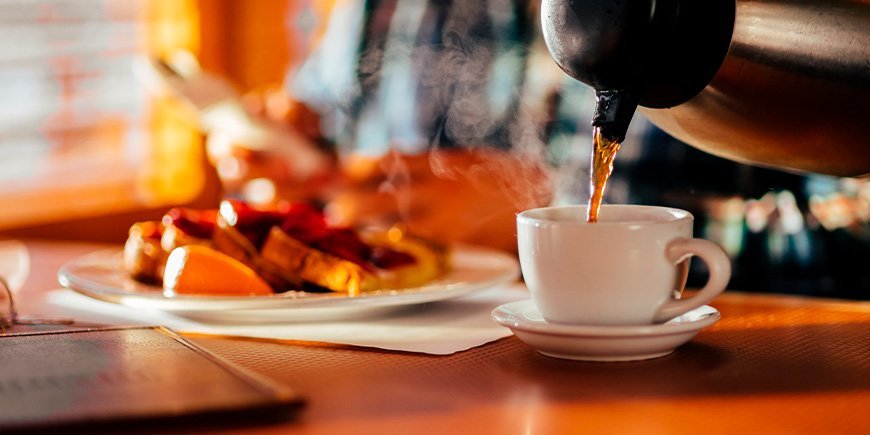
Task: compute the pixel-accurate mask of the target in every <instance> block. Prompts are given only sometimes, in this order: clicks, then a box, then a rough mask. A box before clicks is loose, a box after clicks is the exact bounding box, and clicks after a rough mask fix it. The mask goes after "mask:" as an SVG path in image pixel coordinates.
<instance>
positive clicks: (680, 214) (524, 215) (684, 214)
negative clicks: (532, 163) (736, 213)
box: [517, 204, 694, 226]
mask: <svg viewBox="0 0 870 435" xmlns="http://www.w3.org/2000/svg"><path fill="white" fill-rule="evenodd" d="M587 207H588V206H586V205H558V206H551V207H539V208H533V209H529V210H525V211H522V212H520V213H519V214H517V220H521V221H526V222H529V223H532V222H534V223H553V224H559V225H589V224H590V223H589V222H586V219H585V216H586V208H587ZM601 208H602V213H603V210H604V209H615V208H621V209H627V208H632V209H644V210H655V211H660V212H669V213H670V214H671V215H672V216H673V219H667V220H647V219H637V220H620V221H616V222H613V221H598V222H595V223H593V224H592V225H598V226H621V225H629V224H634V225H637V224H643V225H670V224H673V223H674V222H679V221H682V220H692V219H694V216H692V213H690V212H688V211H686V210H682V209H678V208H674V207H664V206H657V205H634V204H602V205H601ZM567 209H577V210H582V211H583V212H582V214H579V216H582V217H584V218H583V219H578V220H560V219H553V218H548V217H542V216H532V215H533V214H537V213H550V212H553V211H555V210H567Z"/></svg>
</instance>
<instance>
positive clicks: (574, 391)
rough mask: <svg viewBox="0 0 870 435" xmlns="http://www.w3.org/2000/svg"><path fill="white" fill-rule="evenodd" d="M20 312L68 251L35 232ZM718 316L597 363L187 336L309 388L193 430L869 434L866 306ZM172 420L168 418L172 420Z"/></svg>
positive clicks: (751, 300) (490, 350)
mask: <svg viewBox="0 0 870 435" xmlns="http://www.w3.org/2000/svg"><path fill="white" fill-rule="evenodd" d="M27 244H28V248H29V250H30V254H31V274H30V277H29V278H28V281H27V283H26V284H25V287H24V289H23V291H22V293H21V299H22V300H21V301H20V303H19V306H20V311H21V312H22V313H32V312H38V309H39V304H40V297H39V296H40V294H41V293H42V292H43V291H44V290H47V289H51V288H57V286H58V284H57V282H56V278H55V273H56V271H57V268H58V266H60V265H61V264H62V263H63V262H65V261H66V260H68V259H71V258H74V257H76V256H78V255H82V254H84V253H87V252H90V251H93V250H96V249H100V248H104V247H105V245H89V244H82V243H63V242H51V241H29V242H28V243H27ZM711 305H713V306H715V307H716V308H717V309H718V310H719V311H720V312H721V313H722V320H720V321H719V323H717V324H715V325H714V326H712V327H710V328H707V329H705V330H703V331H702V332H701V333H700V334H699V335H698V336H697V337H696V338H695V339H694V340H692V341H691V342H690V343H688V344H686V345H684V346H682V347H680V348H678V349H677V350H676V351H675V352H674V353H673V354H671V355H668V356H665V357H662V358H658V359H653V360H648V361H639V362H628V363H587V362H574V361H565V360H559V359H554V358H550V357H546V356H543V355H540V354H538V353H537V352H535V351H534V350H533V349H531V348H529V347H528V346H526V345H525V344H523V343H522V342H521V341H519V340H517V339H516V338H515V337H513V336H511V337H508V338H505V339H502V340H498V341H496V342H493V343H489V344H486V345H483V346H480V347H478V348H474V349H471V350H468V351H465V352H460V353H456V354H453V355H448V356H433V355H423V354H412V353H404V352H390V351H383V350H377V349H370V348H361V347H353V346H343V345H333V344H326V343H311V342H298V341H280V342H278V341H272V340H255V339H240V338H232V337H213V336H191V335H188V338H190V339H191V341H194V342H195V343H197V344H199V345H201V346H203V347H204V348H206V349H208V350H210V351H212V352H213V353H215V354H217V355H219V356H222V357H224V358H226V359H228V360H230V361H232V362H235V363H237V364H238V365H241V366H243V367H246V368H248V369H250V370H251V371H254V372H257V373H260V374H262V375H265V376H266V377H269V378H271V379H273V380H275V381H279V382H283V383H286V384H287V385H289V386H292V387H293V388H295V389H296V390H297V391H299V392H300V393H301V394H303V395H304V396H305V398H306V401H307V405H306V407H305V409H304V410H303V411H302V412H301V413H300V414H299V415H298V416H297V417H296V418H295V419H293V420H290V421H281V422H269V423H259V424H257V423H255V424H248V423H246V424H243V425H233V426H229V427H227V426H223V427H220V428H216V427H186V428H184V432H185V433H189V432H198V431H202V432H209V433H213V432H215V431H217V430H220V431H221V432H226V433H303V434H333V433H340V434H345V433H384V434H393V433H396V434H400V433H415V434H425V433H439V434H441V433H451V432H455V433H487V434H489V433H493V434H501V433H504V434H514V433H517V434H559V433H600V432H606V433H619V434H626V433H643V434H655V433H666V434H673V433H699V432H700V433H735V432H738V431H747V430H751V431H752V432H751V433H765V434H770V433H813V434H818V433H856V434H857V433H870V414H868V411H870V303H867V302H853V301H834V300H821V299H809V298H802V297H793V296H779V295H757V294H745V293H739V292H733V291H728V292H726V293H725V294H723V295H722V296H720V297H719V298H717V299H716V300H715V301H714V302H713V303H712V304H711ZM167 429H171V428H167Z"/></svg>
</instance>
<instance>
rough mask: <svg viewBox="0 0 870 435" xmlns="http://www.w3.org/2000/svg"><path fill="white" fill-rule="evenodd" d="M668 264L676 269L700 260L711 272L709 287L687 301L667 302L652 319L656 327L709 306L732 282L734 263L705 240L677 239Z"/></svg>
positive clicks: (674, 300)
mask: <svg viewBox="0 0 870 435" xmlns="http://www.w3.org/2000/svg"><path fill="white" fill-rule="evenodd" d="M665 255H666V256H667V257H668V260H670V261H671V262H673V263H674V264H675V265H677V264H679V263H680V262H681V261H684V260H686V259H687V258H688V257H690V256H693V255H694V256H697V257H700V258H701V260H703V261H704V262H705V263H707V268H708V269H709V271H710V276H709V278H708V279H707V284H706V285H705V286H704V288H702V289H701V290H699V291H698V293H697V294H695V295H694V296H692V297H690V298H686V299H672V300H670V301H667V302H665V303H664V304H662V306H661V307H660V308H659V310H658V312H657V313H656V314H655V316H654V317H653V321H654V322H656V323H662V322H666V321H668V320H670V319H673V318H674V317H677V316H679V315H681V314H684V313H687V312H689V311H691V310H693V309H695V308H698V307H700V306H702V305H704V304H706V303H707V302H710V301H712V300H713V298H715V297H716V296H718V295H719V293H722V292H723V291H724V290H725V287H726V286H727V285H728V280H729V279H730V278H731V261H730V260H729V259H728V255H727V254H725V251H724V250H722V248H721V247H719V245H717V244H715V243H713V242H711V241H709V240H704V239H687V238H683V237H680V238H677V239H674V240H672V241H671V242H670V243H669V244H668V246H667V248H666V249H665Z"/></svg>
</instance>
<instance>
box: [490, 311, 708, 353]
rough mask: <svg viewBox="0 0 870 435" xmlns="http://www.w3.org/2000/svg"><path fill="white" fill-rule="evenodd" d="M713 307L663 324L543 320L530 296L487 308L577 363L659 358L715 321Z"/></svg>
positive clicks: (527, 338)
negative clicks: (571, 322)
mask: <svg viewBox="0 0 870 435" xmlns="http://www.w3.org/2000/svg"><path fill="white" fill-rule="evenodd" d="M719 317H720V315H719V311H717V310H716V309H715V308H713V307H711V306H708V305H704V306H702V307H699V308H696V309H694V310H692V311H689V312H688V313H686V314H683V315H682V316H680V317H677V318H675V319H672V320H670V321H668V322H667V323H662V324H654V325H637V326H630V325H626V326H603V325H568V324H560V323H549V322H547V321H546V320H544V318H543V317H542V316H541V313H540V312H539V311H538V307H537V306H535V303H534V302H532V301H531V300H524V301H517V302H511V303H507V304H504V305H502V306H500V307H498V308H496V309H495V310H493V311H492V318H493V319H495V321H496V322H498V323H500V324H502V325H504V326H507V327H508V328H510V329H511V330H512V331H513V333H514V335H516V336H517V338H519V339H520V340H522V341H524V342H525V343H526V344H528V345H529V346H532V347H533V348H535V349H537V350H538V352H540V353H542V354H544V355H547V356H552V357H555V358H563V359H572V360H579V361H636V360H643V359H650V358H657V357H660V356H665V355H667V354H669V353H671V352H673V351H674V349H676V348H677V347H678V346H680V345H682V344H685V343H686V342H688V341H689V340H691V339H692V338H693V337H694V336H695V335H697V334H698V332H699V331H700V330H701V329H702V328H706V327H707V326H710V325H712V324H714V323H716V322H717V321H719Z"/></svg>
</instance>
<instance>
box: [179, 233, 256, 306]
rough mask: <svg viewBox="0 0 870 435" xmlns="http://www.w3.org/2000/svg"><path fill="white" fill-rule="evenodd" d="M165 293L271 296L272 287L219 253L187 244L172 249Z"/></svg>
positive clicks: (238, 262)
mask: <svg viewBox="0 0 870 435" xmlns="http://www.w3.org/2000/svg"><path fill="white" fill-rule="evenodd" d="M163 294H164V295H165V296H169V297H172V296H176V295H210V296H262V295H271V294H273V292H272V287H270V286H269V284H267V283H266V281H265V280H263V278H261V277H260V276H259V275H257V273H256V272H254V270H253V269H251V268H250V267H248V266H246V265H245V264H244V263H242V262H240V261H238V260H236V259H234V258H232V257H230V256H229V255H226V254H224V253H222V252H220V251H216V250H214V249H211V248H208V247H205V246H200V245H188V246H182V247H178V248H175V249H173V250H172V252H171V253H170V254H169V258H168V259H167V260H166V268H165V269H164V270H163Z"/></svg>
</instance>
